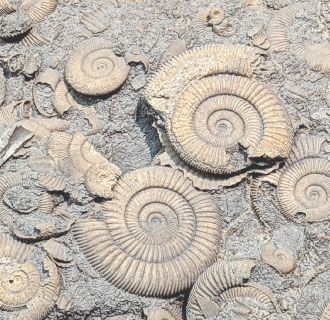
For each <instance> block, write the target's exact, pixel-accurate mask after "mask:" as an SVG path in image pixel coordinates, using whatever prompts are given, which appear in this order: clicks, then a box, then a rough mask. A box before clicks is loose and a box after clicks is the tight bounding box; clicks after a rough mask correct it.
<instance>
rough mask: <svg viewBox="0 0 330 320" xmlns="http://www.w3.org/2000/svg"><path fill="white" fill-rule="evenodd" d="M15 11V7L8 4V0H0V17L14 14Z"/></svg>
mask: <svg viewBox="0 0 330 320" xmlns="http://www.w3.org/2000/svg"><path fill="white" fill-rule="evenodd" d="M16 9H17V6H16V5H15V4H12V3H11V2H9V1H8V0H0V15H5V14H9V13H12V12H15V11H16Z"/></svg>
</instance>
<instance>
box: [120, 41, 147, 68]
mask: <svg viewBox="0 0 330 320" xmlns="http://www.w3.org/2000/svg"><path fill="white" fill-rule="evenodd" d="M125 60H126V63H127V64H130V63H132V62H133V63H142V64H143V66H144V69H145V71H146V72H148V70H149V60H148V58H147V57H146V55H145V54H144V53H143V51H142V49H140V48H139V47H134V48H132V50H131V51H130V52H129V53H127V54H126V56H125Z"/></svg>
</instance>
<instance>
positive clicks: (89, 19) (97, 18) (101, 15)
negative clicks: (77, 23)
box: [81, 4, 110, 33]
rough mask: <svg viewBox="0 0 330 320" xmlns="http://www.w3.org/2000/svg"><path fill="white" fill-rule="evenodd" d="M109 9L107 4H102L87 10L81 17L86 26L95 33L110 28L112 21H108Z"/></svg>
mask: <svg viewBox="0 0 330 320" xmlns="http://www.w3.org/2000/svg"><path fill="white" fill-rule="evenodd" d="M108 13H109V9H108V8H107V6H106V5H105V4H101V5H100V6H98V7H97V8H96V9H94V10H92V11H89V12H86V13H84V14H83V15H82V17H81V22H82V23H83V24H84V26H85V27H86V28H87V29H88V30H90V31H92V32H93V33H101V32H103V31H104V30H106V29H108V28H109V26H110V23H109V22H107V20H108V19H107V15H108Z"/></svg>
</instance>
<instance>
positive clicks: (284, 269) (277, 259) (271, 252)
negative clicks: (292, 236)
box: [261, 243, 295, 273]
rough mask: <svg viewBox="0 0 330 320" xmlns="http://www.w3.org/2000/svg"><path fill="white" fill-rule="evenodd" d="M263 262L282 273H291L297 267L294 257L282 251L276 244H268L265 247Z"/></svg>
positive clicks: (262, 253)
mask: <svg viewBox="0 0 330 320" xmlns="http://www.w3.org/2000/svg"><path fill="white" fill-rule="evenodd" d="M261 256H262V260H263V261H264V262H266V263H267V264H269V265H270V266H272V267H273V268H275V269H276V270H277V271H279V272H281V273H289V272H291V271H292V270H293V269H294V267H295V259H294V256H293V255H292V254H291V253H290V252H288V251H285V250H280V249H277V248H276V247H275V245H274V244H272V243H268V244H266V245H264V246H263V248H262V252H261Z"/></svg>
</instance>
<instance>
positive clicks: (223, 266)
mask: <svg viewBox="0 0 330 320" xmlns="http://www.w3.org/2000/svg"><path fill="white" fill-rule="evenodd" d="M254 266H255V263H254V262H253V261H250V260H245V261H231V262H224V261H221V260H219V261H217V262H215V263H213V264H212V265H211V266H210V267H209V268H207V269H206V270H205V271H204V272H203V273H202V274H201V275H200V276H199V277H198V279H197V280H196V282H195V283H194V286H193V288H192V290H191V292H190V294H189V299H188V304H187V308H186V310H187V320H199V319H200V320H202V319H205V318H204V313H203V310H202V308H201V306H200V303H199V300H200V298H202V299H203V298H208V299H212V298H214V297H217V296H219V295H221V294H223V292H225V291H226V290H228V289H230V288H233V287H237V286H240V285H242V284H243V282H244V281H245V280H247V279H249V278H250V273H251V269H252V268H253V267H254Z"/></svg>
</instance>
